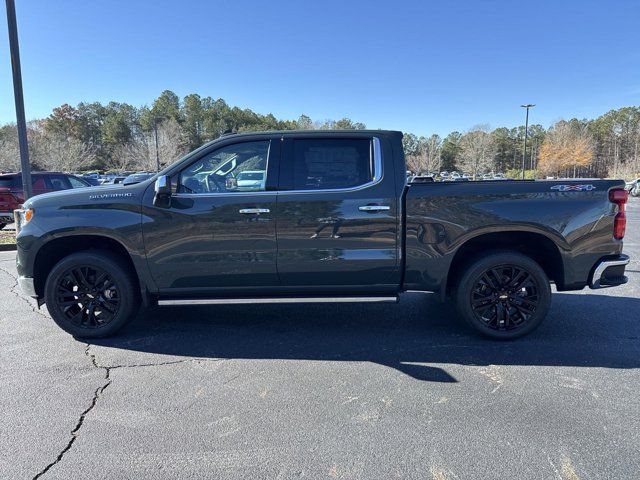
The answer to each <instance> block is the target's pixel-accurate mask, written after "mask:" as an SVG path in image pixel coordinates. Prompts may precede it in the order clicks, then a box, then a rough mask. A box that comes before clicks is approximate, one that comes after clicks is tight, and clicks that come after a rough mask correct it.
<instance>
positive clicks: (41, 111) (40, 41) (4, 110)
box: [0, 0, 640, 134]
mask: <svg viewBox="0 0 640 480" xmlns="http://www.w3.org/2000/svg"><path fill="white" fill-rule="evenodd" d="M16 3H17V6H16V8H17V13H18V27H19V31H20V32H19V33H20V42H21V55H22V69H23V80H24V92H25V108H26V113H27V118H36V117H43V116H46V115H47V114H48V113H50V111H51V109H52V108H53V107H55V106H57V105H60V104H62V103H70V104H72V105H75V104H77V103H78V102H80V101H95V100H97V101H102V102H107V101H109V100H117V101H122V102H128V103H131V104H134V105H136V106H140V105H143V104H149V103H150V102H151V101H153V99H154V98H155V97H156V96H157V95H158V94H159V93H160V92H161V91H162V90H164V89H170V90H173V91H174V92H176V93H177V94H178V95H180V96H184V95H186V94H188V93H199V94H200V95H201V96H212V97H214V98H218V97H222V98H224V99H225V100H226V101H227V102H228V103H229V104H231V105H238V106H240V107H243V108H244V107H248V108H251V109H253V110H255V111H258V112H261V113H269V112H272V113H274V114H275V115H276V116H277V117H280V118H297V117H298V116H299V115H300V114H301V113H305V114H307V115H309V116H310V117H312V118H313V119H314V120H322V119H328V118H331V119H338V118H341V117H345V116H346V117H350V118H351V119H353V120H357V121H361V122H364V123H366V124H367V126H368V127H371V128H390V129H400V130H403V131H408V132H414V133H417V134H428V133H432V132H436V133H440V134H446V133H448V132H449V131H451V130H454V129H455V130H461V131H463V130H466V129H469V128H471V127H472V126H474V125H477V124H489V125H490V126H491V127H498V126H509V127H510V126H515V125H518V124H521V123H523V117H524V114H523V113H524V112H523V111H522V109H521V108H519V105H520V104H521V103H523V102H531V103H535V104H537V106H536V108H535V109H534V110H533V111H532V113H531V120H532V122H534V123H541V124H543V125H544V126H548V125H550V124H551V123H552V122H553V121H555V120H558V119H560V118H570V117H573V116H577V117H594V116H597V115H599V114H601V113H604V112H606V111H608V110H610V109H613V108H618V107H621V106H627V105H640V27H639V25H640V2H639V1H637V0H635V1H604V0H602V1H588V0H581V1H569V0H567V1H559V0H555V1H535V2H521V1H513V0H512V1H444V0H443V1H440V2H432V1H419V0H415V1H401V0H396V1H394V2H382V1H381V2H374V1H371V0H370V1H348V0H341V1H334V0H322V1H300V0H296V1H278V0H272V1H269V2H265V1H243V0H233V1H227V0H218V1H215V2H214V1H195V0H182V1H179V2H178V1H165V0H155V1H151V0H149V1H142V0H135V1H114V0H111V1H86V0H76V1H69V0H57V1H55V2H54V1H50V0H17V1H16ZM0 10H2V12H0V30H1V33H0V122H7V121H14V120H15V111H14V105H13V90H12V87H11V69H10V63H9V54H8V49H9V46H8V43H9V42H8V39H7V33H6V32H7V29H6V15H5V12H4V2H2V3H1V4H0Z"/></svg>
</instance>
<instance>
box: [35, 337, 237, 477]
mask: <svg viewBox="0 0 640 480" xmlns="http://www.w3.org/2000/svg"><path fill="white" fill-rule="evenodd" d="M90 350H91V344H89V343H87V348H85V350H84V354H85V355H86V356H87V357H88V358H89V359H91V364H92V365H93V366H94V367H95V368H99V369H103V370H104V371H105V375H104V380H105V383H104V384H103V385H101V386H99V387H98V388H96V390H95V392H94V394H93V398H92V399H91V403H90V404H89V407H88V408H87V409H85V410H84V411H83V412H82V414H81V415H80V418H79V419H78V422H77V423H76V426H75V427H74V429H73V430H71V438H70V439H69V442H68V443H67V444H66V445H65V447H64V448H63V449H62V450H61V451H60V453H59V454H58V456H57V457H56V459H55V460H54V461H53V462H51V463H50V464H48V465H47V466H46V467H45V468H43V469H42V470H40V471H39V472H38V473H37V474H36V475H35V476H34V477H33V480H37V479H38V478H40V477H42V476H43V475H44V474H45V473H47V472H48V471H49V470H50V469H51V468H53V467H54V466H55V465H57V464H58V463H60V462H61V461H62V459H63V457H64V456H65V454H66V453H67V452H68V451H69V450H71V447H73V444H74V443H75V441H76V439H77V438H78V435H79V434H80V429H81V428H82V425H83V424H84V420H85V418H86V417H87V415H88V414H89V412H91V410H93V409H94V407H95V406H96V404H97V402H98V398H100V395H102V393H103V392H104V391H105V390H106V389H107V387H108V386H109V385H111V382H112V381H113V380H112V378H111V370H114V369H118V368H140V367H160V366H164V365H176V364H179V363H188V362H196V363H197V362H209V361H214V362H222V361H225V360H228V359H224V358H185V359H183V360H174V361H168V362H159V363H140V364H135V365H114V366H109V367H108V366H105V365H100V364H99V363H98V359H97V358H96V355H95V354H94V353H91V351H90Z"/></svg>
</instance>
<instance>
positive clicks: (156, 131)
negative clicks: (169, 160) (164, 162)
mask: <svg viewBox="0 0 640 480" xmlns="http://www.w3.org/2000/svg"><path fill="white" fill-rule="evenodd" d="M153 136H154V137H155V139H156V168H157V170H156V171H158V172H159V171H160V155H159V154H158V119H157V118H156V119H154V120H153Z"/></svg>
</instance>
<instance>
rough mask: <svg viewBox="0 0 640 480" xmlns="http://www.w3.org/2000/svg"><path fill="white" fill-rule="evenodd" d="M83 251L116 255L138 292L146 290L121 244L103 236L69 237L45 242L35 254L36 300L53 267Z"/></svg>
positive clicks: (42, 294)
mask: <svg viewBox="0 0 640 480" xmlns="http://www.w3.org/2000/svg"><path fill="white" fill-rule="evenodd" d="M84 250H106V251H108V252H110V253H112V254H114V255H116V256H117V257H118V258H120V259H122V261H123V263H124V265H125V266H126V267H127V268H128V269H129V270H130V271H131V272H132V273H133V276H134V279H135V281H136V283H137V286H138V287H139V291H141V292H142V291H145V290H146V286H145V284H144V282H143V280H142V277H141V276H140V275H139V273H140V272H139V271H138V269H137V268H136V265H135V262H134V261H133V258H132V257H131V254H130V253H129V251H128V250H127V248H126V247H125V246H124V245H123V244H122V243H121V242H119V241H118V240H115V239H113V238H111V237H107V236H104V235H69V236H63V237H57V238H53V239H51V240H49V241H47V242H46V243H44V244H43V245H42V246H41V247H40V248H39V249H38V252H37V253H36V256H35V258H34V262H33V278H34V287H35V291H36V294H37V295H38V298H42V297H43V296H44V286H45V283H46V281H47V277H48V276H49V273H50V272H51V270H52V269H53V267H54V265H56V264H57V263H58V262H59V261H60V260H62V259H63V258H65V257H67V256H69V255H71V254H72V253H77V252H80V251H84ZM143 298H144V295H143Z"/></svg>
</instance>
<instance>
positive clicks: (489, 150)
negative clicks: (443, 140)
mask: <svg viewBox="0 0 640 480" xmlns="http://www.w3.org/2000/svg"><path fill="white" fill-rule="evenodd" d="M494 156H495V144H494V140H493V136H492V135H491V134H490V133H489V128H488V127H487V126H486V125H479V126H476V127H473V128H472V129H471V130H469V131H468V132H467V133H465V134H464V135H463V136H462V138H461V139H460V154H459V156H458V161H457V164H458V167H460V168H462V170H463V171H465V172H467V173H470V174H471V175H472V176H473V178H474V179H475V178H476V177H477V176H478V174H480V173H482V172H484V171H487V170H489V169H491V168H492V166H493V159H494Z"/></svg>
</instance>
